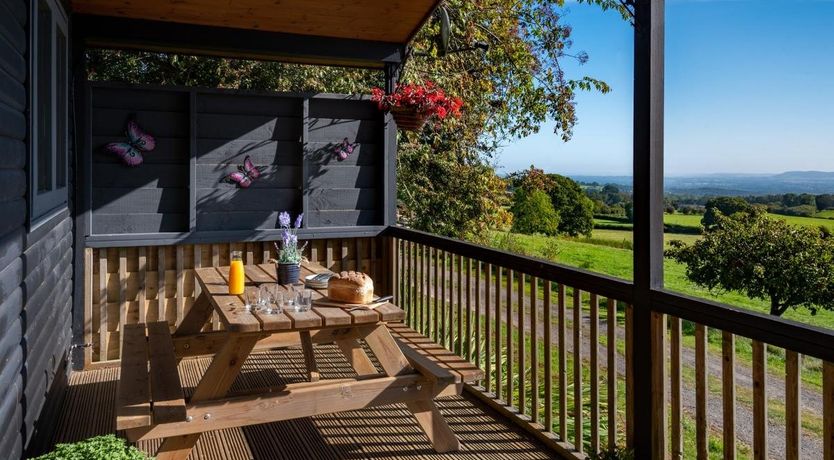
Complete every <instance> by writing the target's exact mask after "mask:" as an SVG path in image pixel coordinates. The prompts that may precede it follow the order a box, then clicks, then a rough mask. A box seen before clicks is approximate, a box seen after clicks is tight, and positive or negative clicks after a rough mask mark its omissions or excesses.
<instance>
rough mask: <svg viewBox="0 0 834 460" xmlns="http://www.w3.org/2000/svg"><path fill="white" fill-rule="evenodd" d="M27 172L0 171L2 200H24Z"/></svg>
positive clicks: (15, 170) (0, 197)
mask: <svg viewBox="0 0 834 460" xmlns="http://www.w3.org/2000/svg"><path fill="white" fill-rule="evenodd" d="M26 182H27V181H26V172H25V171H23V170H20V169H0V199H4V200H8V199H11V198H22V197H23V195H25V194H26Z"/></svg>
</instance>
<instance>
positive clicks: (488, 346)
mask: <svg viewBox="0 0 834 460" xmlns="http://www.w3.org/2000/svg"><path fill="white" fill-rule="evenodd" d="M490 286H492V264H487V266H486V284H485V285H484V300H485V303H484V306H485V307H486V308H485V310H484V337H485V338H486V343H484V386H485V388H486V391H487V392H489V391H492V377H491V376H490V373H491V372H492V323H491V322H490V321H492V311H490V310H492V296H491V292H490Z"/></svg>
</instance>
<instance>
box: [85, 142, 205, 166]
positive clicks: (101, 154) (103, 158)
mask: <svg viewBox="0 0 834 460" xmlns="http://www.w3.org/2000/svg"><path fill="white" fill-rule="evenodd" d="M124 141H125V136H118V137H117V136H93V138H92V146H93V161H95V162H96V163H119V164H123V163H122V159H121V158H119V156H118V155H115V154H113V153H110V152H107V151H106V150H105V149H104V146H105V145H107V144H108V143H110V142H124ZM142 157H143V158H144V162H143V165H145V164H171V163H179V164H185V163H188V157H189V145H188V139H186V138H170V137H157V138H156V148H155V149H153V150H152V151H150V152H142ZM142 167H143V166H139V168H142Z"/></svg>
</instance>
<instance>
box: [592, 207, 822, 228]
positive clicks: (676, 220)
mask: <svg viewBox="0 0 834 460" xmlns="http://www.w3.org/2000/svg"><path fill="white" fill-rule="evenodd" d="M769 215H770V216H771V217H773V218H774V219H781V220H784V221H786V222H788V223H789V224H792V225H802V226H805V227H819V226H824V227H828V228H830V229H832V230H834V210H829V211H823V212H821V213H819V214H817V217H801V216H783V215H780V214H769ZM702 218H703V216H701V215H697V214H664V215H663V223H665V224H666V225H670V226H676V227H681V228H683V229H691V230H692V231H696V230H699V229H700V228H701V219H702ZM594 224H595V225H597V226H602V227H604V228H605V229H612V230H613V229H622V230H631V228H632V225H631V224H630V223H628V222H620V221H617V220H612V219H605V218H600V219H594Z"/></svg>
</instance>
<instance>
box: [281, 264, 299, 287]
mask: <svg viewBox="0 0 834 460" xmlns="http://www.w3.org/2000/svg"><path fill="white" fill-rule="evenodd" d="M275 272H276V273H277V274H278V283H279V284H295V283H297V282H298V280H299V279H300V278H301V264H282V263H276V264H275Z"/></svg>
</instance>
